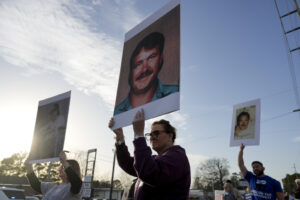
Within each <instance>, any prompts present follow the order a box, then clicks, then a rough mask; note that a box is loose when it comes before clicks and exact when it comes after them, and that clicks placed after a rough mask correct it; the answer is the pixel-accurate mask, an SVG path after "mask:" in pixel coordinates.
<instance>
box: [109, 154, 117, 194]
mask: <svg viewBox="0 0 300 200" xmlns="http://www.w3.org/2000/svg"><path fill="white" fill-rule="evenodd" d="M113 151H114V160H113V167H112V173H111V180H110V191H109V199H110V200H112V190H113V183H114V173H115V162H116V150H113Z"/></svg>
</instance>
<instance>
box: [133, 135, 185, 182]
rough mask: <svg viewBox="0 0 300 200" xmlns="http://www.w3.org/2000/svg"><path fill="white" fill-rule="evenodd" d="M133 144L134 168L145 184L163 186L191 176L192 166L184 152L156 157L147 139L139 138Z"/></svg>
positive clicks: (173, 151) (171, 152) (170, 151)
mask: <svg viewBox="0 0 300 200" xmlns="http://www.w3.org/2000/svg"><path fill="white" fill-rule="evenodd" d="M133 143H134V146H135V150H134V168H135V170H136V172H137V174H138V177H139V178H140V179H141V180H142V181H143V182H145V183H148V184H150V185H152V186H161V185H167V184H170V183H174V182H176V181H180V180H182V179H184V178H185V177H188V176H190V166H189V162H188V159H187V157H186V154H185V152H184V150H182V151H180V150H169V151H167V152H165V153H164V154H163V155H160V156H157V157H155V156H152V151H151V149H150V147H148V146H147V144H146V140H145V138H138V139H136V140H134V142H133ZM187 185H188V184H187Z"/></svg>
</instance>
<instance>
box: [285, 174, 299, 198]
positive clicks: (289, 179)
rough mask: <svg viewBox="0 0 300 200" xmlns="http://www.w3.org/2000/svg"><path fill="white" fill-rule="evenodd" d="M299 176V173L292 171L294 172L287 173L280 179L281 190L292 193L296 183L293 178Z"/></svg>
mask: <svg viewBox="0 0 300 200" xmlns="http://www.w3.org/2000/svg"><path fill="white" fill-rule="evenodd" d="M297 178H300V174H299V173H294V174H291V175H290V174H287V175H286V176H285V178H284V179H282V183H283V190H284V191H286V192H288V193H290V194H293V193H294V191H295V190H296V183H295V179H297Z"/></svg>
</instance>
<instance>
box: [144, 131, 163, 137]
mask: <svg viewBox="0 0 300 200" xmlns="http://www.w3.org/2000/svg"><path fill="white" fill-rule="evenodd" d="M163 132H166V131H163V130H162V131H160V130H157V131H152V132H151V133H146V134H145V136H148V137H153V136H155V137H158V135H159V134H161V133H163Z"/></svg>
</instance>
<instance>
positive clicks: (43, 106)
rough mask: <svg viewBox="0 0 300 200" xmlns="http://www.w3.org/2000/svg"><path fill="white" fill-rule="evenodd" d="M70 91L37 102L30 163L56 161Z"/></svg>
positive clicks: (65, 122) (61, 146) (61, 139)
mask: <svg viewBox="0 0 300 200" xmlns="http://www.w3.org/2000/svg"><path fill="white" fill-rule="evenodd" d="M70 95H71V91H69V92H66V93H63V94H60V95H57V96H54V97H51V98H48V99H45V100H42V101H40V102H39V107H38V112H37V117H36V123H35V128H34V135H33V140H32V145H31V150H30V154H29V159H30V163H40V162H48V161H58V160H59V153H60V152H61V151H62V150H63V147H64V141H65V134H66V128H67V119H68V113H69V105H70Z"/></svg>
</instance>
